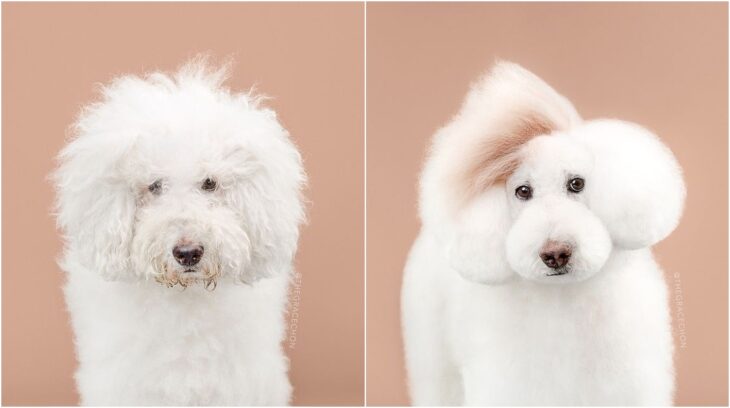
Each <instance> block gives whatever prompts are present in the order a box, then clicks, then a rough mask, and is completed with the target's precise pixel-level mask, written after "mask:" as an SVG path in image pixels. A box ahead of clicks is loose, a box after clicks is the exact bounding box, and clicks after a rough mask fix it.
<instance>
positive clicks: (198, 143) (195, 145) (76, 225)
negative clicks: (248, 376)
mask: <svg viewBox="0 0 730 408" xmlns="http://www.w3.org/2000/svg"><path fill="white" fill-rule="evenodd" d="M225 76H226V72H225V70H223V69H222V70H218V71H215V70H210V69H209V68H208V67H207V66H206V64H205V61H194V62H192V63H189V64H188V65H186V66H184V67H183V68H181V69H180V71H179V72H178V73H177V74H175V76H174V77H168V76H166V75H163V74H153V75H150V76H148V77H146V78H144V79H141V78H136V77H123V78H120V79H117V80H116V81H114V82H113V83H112V84H111V85H110V86H108V87H107V88H105V89H104V98H103V100H102V101H101V102H99V103H97V104H95V105H92V106H91V107H89V108H87V109H86V110H85V111H84V112H83V114H82V115H81V117H80V119H79V120H78V122H77V124H76V129H75V130H76V138H75V139H74V140H73V141H72V142H71V143H69V145H68V146H67V147H66V148H65V149H64V150H63V151H62V152H61V154H60V162H61V165H60V167H59V169H58V171H57V172H56V173H55V175H54V180H55V182H56V187H57V191H58V200H57V207H58V220H59V224H60V226H61V227H62V228H63V230H64V232H65V235H66V245H67V248H66V252H67V254H69V253H74V254H76V255H78V256H75V257H69V256H67V257H66V259H67V260H68V259H71V258H74V259H80V260H81V263H82V264H83V265H82V266H84V267H86V268H88V269H91V270H94V271H96V272H98V273H100V274H101V275H102V276H104V277H105V278H107V279H110V280H139V279H154V280H157V281H158V282H161V283H163V284H166V285H168V286H175V285H177V284H180V285H182V286H188V285H190V284H192V283H198V282H199V283H202V284H204V285H205V286H207V287H208V288H213V287H215V285H216V284H217V282H218V280H219V279H220V278H226V277H230V278H233V279H235V280H238V281H243V282H247V283H250V282H253V281H255V280H257V279H259V278H263V277H268V276H273V275H275V274H278V273H286V272H287V271H288V270H289V268H290V267H291V260H292V257H293V255H294V252H295V249H296V243H297V239H298V228H299V225H300V223H301V222H302V221H303V218H304V215H303V209H302V204H301V197H300V191H301V188H302V186H303V184H304V183H305V176H304V173H303V170H302V167H301V159H300V156H299V154H298V152H297V150H296V148H295V147H294V145H293V144H292V143H291V142H290V141H289V138H288V134H287V132H286V131H285V130H284V129H283V128H282V127H281V126H280V124H279V123H278V121H277V120H276V116H275V114H274V113H273V112H272V111H270V110H268V109H265V108H262V107H260V106H259V103H258V100H257V99H256V98H254V97H251V96H249V95H244V94H232V93H230V92H229V91H228V90H226V89H225V88H223V87H222V82H223V81H224V79H225Z"/></svg>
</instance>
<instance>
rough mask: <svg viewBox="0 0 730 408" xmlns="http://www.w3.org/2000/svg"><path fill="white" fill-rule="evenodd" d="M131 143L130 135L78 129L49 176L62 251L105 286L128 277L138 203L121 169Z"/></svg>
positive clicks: (129, 275) (132, 138) (132, 139)
mask: <svg viewBox="0 0 730 408" xmlns="http://www.w3.org/2000/svg"><path fill="white" fill-rule="evenodd" d="M134 140H135V138H134V137H133V136H131V135H126V134H112V133H109V134H95V133H89V132H87V131H84V130H83V127H81V129H80V133H79V134H78V137H76V138H75V139H74V140H73V141H71V142H70V143H69V144H68V145H67V146H66V147H65V148H64V149H63V150H62V151H61V153H60V154H59V156H58V160H59V167H58V169H57V170H56V171H55V172H54V173H53V174H52V176H51V177H52V181H53V183H54V184H55V188H56V204H55V206H56V213H57V223H58V226H59V227H60V228H61V229H62V230H63V233H64V236H65V238H66V251H73V252H74V253H75V254H77V256H76V257H74V258H73V259H79V260H80V262H81V264H82V266H83V267H85V268H88V269H90V270H92V271H94V272H96V273H98V274H100V275H101V276H102V277H104V278H105V279H107V280H126V279H129V278H131V277H132V276H131V273H130V265H129V244H130V241H131V239H132V235H133V228H132V227H133V223H134V216H135V209H136V200H135V196H134V194H133V193H132V191H131V187H130V185H129V184H128V182H127V180H126V178H125V177H123V176H122V174H121V167H122V158H123V157H124V156H125V155H126V154H127V152H128V151H129V150H130V149H131V148H132V145H133V143H134ZM69 259H70V258H68V257H67V258H66V259H65V260H64V261H63V262H67V261H68V260H69Z"/></svg>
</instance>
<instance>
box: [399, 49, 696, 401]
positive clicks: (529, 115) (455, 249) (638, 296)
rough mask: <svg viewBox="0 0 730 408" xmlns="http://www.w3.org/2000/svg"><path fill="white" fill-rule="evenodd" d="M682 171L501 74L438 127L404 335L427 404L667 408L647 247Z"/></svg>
mask: <svg viewBox="0 0 730 408" xmlns="http://www.w3.org/2000/svg"><path fill="white" fill-rule="evenodd" d="M684 198H685V187H684V182H683V179H682V173H681V169H680V167H679V165H678V164H677V161H676V160H675V158H674V157H673V155H672V153H671V152H670V150H669V149H668V148H667V147H665V146H664V145H663V144H662V143H661V142H660V140H659V139H658V138H657V137H655V136H654V135H653V134H651V133H650V132H649V131H647V130H645V129H643V128H641V127H639V126H637V125H634V124H630V123H626V122H621V121H618V120H592V121H582V120H581V118H580V117H579V115H578V113H577V112H576V111H575V109H574V108H573V106H572V105H571V104H570V102H568V101H567V100H566V99H565V98H563V97H562V96H561V95H559V94H558V93H556V92H555V91H554V90H553V89H552V88H550V87H549V86H548V85H547V84H545V83H544V82H542V81H541V80H540V79H539V78H537V77H536V76H535V75H533V74H531V73H530V72H528V71H526V70H524V69H523V68H521V67H520V66H518V65H515V64H510V63H499V64H497V65H496V66H495V68H494V69H493V70H492V71H491V73H489V74H488V75H487V76H485V77H484V78H483V79H482V80H481V81H479V82H478V83H477V84H475V86H474V87H473V88H472V90H471V92H470V93H469V95H468V96H467V98H466V101H465V103H464V105H463V107H462V109H461V111H460V113H459V114H458V115H456V117H455V118H454V119H453V120H452V122H451V123H450V124H448V125H447V126H446V127H444V128H443V129H441V130H440V131H439V132H438V133H437V134H436V136H435V140H434V143H433V146H432V149H431V152H430V155H429V158H428V160H427V162H426V165H425V169H424V171H423V174H422V177H421V196H420V215H421V219H422V223H423V226H422V230H421V233H420V236H419V237H418V239H417V240H416V242H415V244H414V246H413V248H412V251H411V254H410V257H409V259H408V263H407V266H406V268H405V278H404V283H403V293H402V321H403V330H404V337H405V350H406V360H407V368H408V374H409V385H410V393H411V397H412V401H413V403H415V404H417V405H461V404H464V405H642V404H647V405H670V404H671V403H672V399H673V390H674V374H673V364H672V352H673V345H672V335H671V323H670V315H669V309H668V306H669V305H668V296H667V288H666V284H665V282H664V279H663V275H662V271H661V270H660V268H659V266H658V265H657V264H656V262H655V260H654V258H653V256H652V253H651V250H650V247H651V246H652V245H654V244H655V243H657V242H659V241H661V240H662V239H663V238H665V237H666V236H667V235H668V234H669V233H670V232H671V231H672V230H674V228H675V227H676V226H677V223H678V222H679V218H680V216H681V214H682V210H683V203H684Z"/></svg>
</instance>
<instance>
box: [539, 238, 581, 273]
mask: <svg viewBox="0 0 730 408" xmlns="http://www.w3.org/2000/svg"><path fill="white" fill-rule="evenodd" d="M572 254H573V248H572V246H571V245H570V244H567V243H565V242H556V241H549V242H548V243H547V244H545V246H544V247H542V250H541V251H540V259H542V262H543V263H544V264H545V265H546V266H547V267H548V268H551V269H558V268H562V267H563V266H565V265H567V264H568V261H570V256H571V255H572Z"/></svg>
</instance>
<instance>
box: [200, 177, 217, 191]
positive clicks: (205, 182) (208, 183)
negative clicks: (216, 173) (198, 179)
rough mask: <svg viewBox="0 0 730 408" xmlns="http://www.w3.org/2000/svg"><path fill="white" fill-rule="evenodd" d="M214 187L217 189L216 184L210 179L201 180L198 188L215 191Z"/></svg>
mask: <svg viewBox="0 0 730 408" xmlns="http://www.w3.org/2000/svg"><path fill="white" fill-rule="evenodd" d="M216 187H218V183H216V181H215V180H213V179H212V178H210V177H208V178H207V179H205V180H203V184H201V185H200V188H202V189H203V190H205V191H215V189H216Z"/></svg>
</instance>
